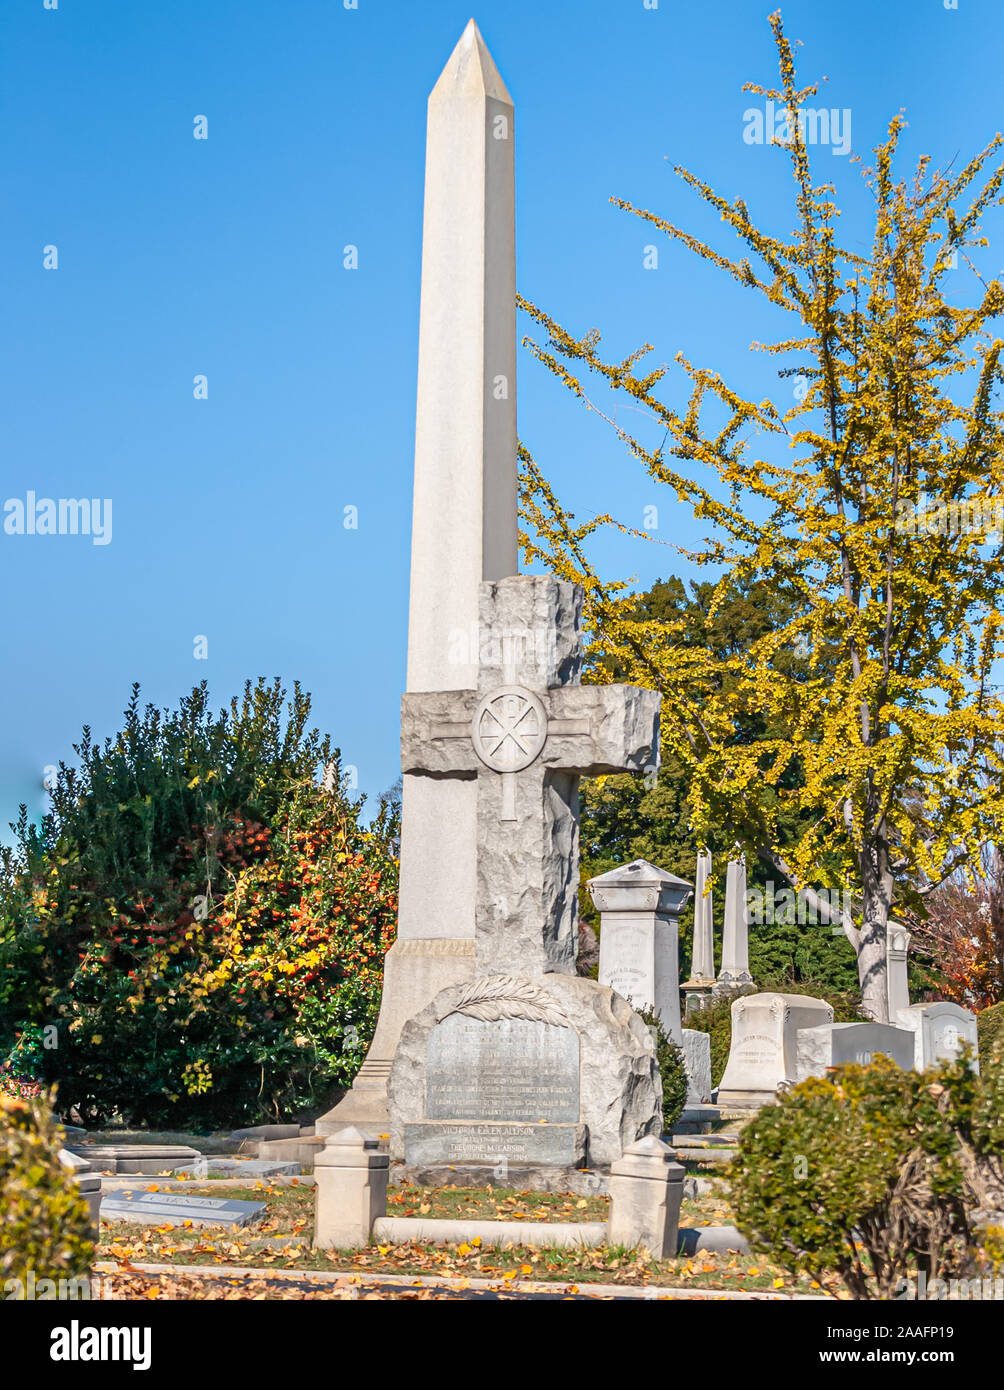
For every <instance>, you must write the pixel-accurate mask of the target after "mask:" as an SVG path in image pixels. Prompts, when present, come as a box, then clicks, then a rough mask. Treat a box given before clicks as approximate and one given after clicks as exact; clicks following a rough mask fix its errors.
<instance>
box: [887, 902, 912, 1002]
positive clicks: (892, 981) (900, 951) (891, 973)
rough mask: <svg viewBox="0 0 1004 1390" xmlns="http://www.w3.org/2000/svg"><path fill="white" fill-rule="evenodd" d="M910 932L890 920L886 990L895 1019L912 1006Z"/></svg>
mask: <svg viewBox="0 0 1004 1390" xmlns="http://www.w3.org/2000/svg"><path fill="white" fill-rule="evenodd" d="M910 939H911V938H910V933H909V932H908V931H907V929H906V928H905V927H901V926H900V925H899V923H898V922H890V923H889V926H888V930H887V932H886V992H887V995H888V999H889V1017H890V1019H893V1020H894V1019H895V1018H896V1016H897V1015H898V1013H899V1011H900V1009H908V1008H909V1007H910V982H909V974H908V970H909V957H910Z"/></svg>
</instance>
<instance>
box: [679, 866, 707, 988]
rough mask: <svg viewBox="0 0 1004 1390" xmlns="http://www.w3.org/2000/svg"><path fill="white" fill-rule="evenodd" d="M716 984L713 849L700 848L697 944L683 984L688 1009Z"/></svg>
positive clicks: (696, 882) (695, 914)
mask: <svg viewBox="0 0 1004 1390" xmlns="http://www.w3.org/2000/svg"><path fill="white" fill-rule="evenodd" d="M714 987H715V913H714V895H713V893H712V889H711V853H710V851H709V850H706V849H702V850H698V852H697V874H696V878H695V881H694V945H693V950H692V952H691V958H690V979H689V980H685V981H684V983H683V986H682V989H683V994H684V998H685V999H686V1006H685V1013H687V1014H692V1013H694V1012H695V1011H696V1010H697V1009H701V1008H703V1007H704V1006H705V1005H706V1004H707V1003H708V1002H709V1001H710V999H711V997H712V992H713V990H714Z"/></svg>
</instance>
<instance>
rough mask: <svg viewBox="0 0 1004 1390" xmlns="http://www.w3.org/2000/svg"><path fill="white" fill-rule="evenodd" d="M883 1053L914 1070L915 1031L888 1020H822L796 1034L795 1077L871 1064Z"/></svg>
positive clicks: (906, 1067) (801, 1078)
mask: <svg viewBox="0 0 1004 1390" xmlns="http://www.w3.org/2000/svg"><path fill="white" fill-rule="evenodd" d="M878 1053H882V1054H883V1055H884V1056H886V1057H889V1058H891V1059H892V1061H894V1062H895V1063H896V1065H897V1066H899V1067H902V1068H903V1070H904V1071H912V1069H913V1034H912V1033H911V1032H909V1030H908V1029H906V1028H894V1027H892V1026H891V1025H890V1024H888V1023H823V1024H817V1026H816V1027H814V1028H800V1029H799V1031H798V1034H797V1037H796V1076H797V1079H798V1080H799V1081H804V1080H805V1079H806V1078H807V1077H809V1076H825V1075H826V1071H827V1068H828V1067H838V1066H841V1065H842V1064H844V1063H847V1062H854V1063H856V1064H857V1065H858V1066H864V1067H866V1066H870V1064H871V1063H872V1061H873V1060H874V1058H875V1056H876V1055H877V1054H878Z"/></svg>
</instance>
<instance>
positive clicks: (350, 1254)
mask: <svg viewBox="0 0 1004 1390" xmlns="http://www.w3.org/2000/svg"><path fill="white" fill-rule="evenodd" d="M149 1187H150V1188H151V1190H155V1189H156V1183H151V1184H149ZM190 1191H191V1192H192V1195H199V1196H216V1195H219V1189H214V1188H213V1187H211V1186H210V1187H199V1188H197V1189H190ZM226 1195H227V1197H228V1198H235V1199H237V1200H239V1201H258V1202H261V1201H264V1202H265V1203H266V1205H267V1208H268V1211H267V1216H266V1218H265V1219H264V1220H263V1221H262V1222H260V1223H258V1224H257V1225H255V1226H252V1227H245V1228H242V1229H240V1230H237V1231H224V1230H221V1229H220V1228H218V1227H190V1226H188V1227H186V1226H140V1225H133V1224H128V1223H124V1222H114V1223H102V1228H101V1244H100V1247H99V1250H98V1259H99V1260H100V1261H102V1262H108V1264H107V1265H104V1267H105V1268H108V1267H112V1268H115V1269H117V1270H118V1271H120V1272H121V1275H122V1276H123V1278H124V1279H125V1283H124V1284H123V1291H122V1292H120V1293H114V1294H110V1295H108V1296H115V1297H125V1298H135V1297H144V1296H147V1297H164V1298H190V1297H197V1298H203V1297H222V1298H227V1297H235V1298H237V1297H239V1298H268V1297H276V1298H289V1297H293V1296H295V1297H301V1296H309V1297H330V1298H335V1297H345V1298H359V1297H370V1296H375V1297H403V1296H405V1295H404V1293H403V1292H398V1293H394V1292H393V1291H391V1292H380V1291H379V1290H378V1289H377V1290H375V1289H374V1288H373V1287H372V1284H373V1277H374V1276H378V1275H380V1274H393V1275H398V1276H400V1275H414V1276H423V1275H424V1276H437V1277H441V1276H445V1277H447V1278H460V1279H461V1280H468V1279H488V1280H490V1281H492V1283H493V1285H495V1286H496V1291H499V1290H501V1291H505V1289H506V1288H507V1287H509V1286H511V1287H513V1288H515V1287H516V1286H517V1285H518V1284H521V1283H522V1282H523V1281H525V1280H533V1281H535V1282H538V1281H539V1282H546V1281H554V1280H558V1281H565V1282H569V1283H572V1284H574V1285H575V1286H576V1287H578V1286H579V1285H583V1286H586V1287H588V1286H589V1285H590V1284H618V1285H620V1284H624V1285H634V1286H640V1287H645V1286H647V1285H653V1286H655V1285H658V1286H669V1287H676V1288H683V1289H688V1288H694V1289H718V1290H722V1291H731V1292H742V1291H750V1292H754V1291H760V1292H774V1291H779V1292H785V1293H800V1294H816V1295H818V1294H819V1293H820V1292H822V1291H821V1290H820V1288H819V1286H818V1285H817V1284H814V1283H811V1282H810V1281H809V1280H808V1279H793V1278H792V1277H791V1276H790V1275H788V1274H786V1273H785V1272H784V1271H783V1270H780V1269H777V1268H775V1267H774V1266H773V1265H771V1264H770V1263H769V1262H767V1261H765V1260H763V1259H761V1258H759V1257H756V1256H748V1255H736V1254H732V1253H727V1252H726V1253H716V1252H707V1253H705V1252H703V1251H702V1252H699V1253H697V1254H696V1255H694V1256H692V1257H690V1258H685V1257H680V1258H677V1259H673V1260H652V1259H650V1258H649V1257H648V1256H647V1255H646V1254H645V1253H644V1252H642V1253H638V1252H637V1251H631V1250H625V1249H619V1248H616V1247H608V1246H603V1247H600V1248H597V1249H581V1248H568V1247H561V1248H554V1247H551V1248H549V1247H546V1246H539V1247H538V1246H516V1245H514V1244H512V1243H511V1242H510V1243H509V1244H508V1245H506V1246H502V1247H496V1246H483V1245H482V1243H481V1242H480V1241H479V1240H471V1241H470V1242H459V1243H451V1244H445V1245H444V1244H439V1245H434V1244H417V1243H414V1242H412V1243H408V1244H401V1245H398V1244H393V1245H371V1246H368V1247H367V1248H366V1249H364V1250H330V1251H317V1250H313V1249H312V1248H311V1239H312V1235H313V1189H312V1188H311V1187H307V1186H306V1185H303V1186H301V1185H299V1184H297V1183H296V1182H295V1180H294V1181H293V1182H291V1183H290V1184H288V1185H282V1186H280V1185H266V1184H262V1183H258V1184H255V1185H254V1186H249V1187H246V1188H230V1187H228V1188H227V1192H226ZM607 1204H608V1199H607V1198H606V1197H577V1196H574V1195H572V1194H567V1193H543V1192H513V1191H509V1190H506V1189H501V1188H495V1189H493V1188H489V1187H486V1188H478V1189H471V1188H456V1187H448V1188H426V1187H413V1186H402V1187H399V1188H391V1190H390V1192H389V1194H388V1213H390V1214H394V1215H398V1216H409V1215H411V1216H428V1217H460V1218H463V1217H469V1218H471V1219H473V1220H493V1219H498V1220H522V1221H535V1220H536V1221H542V1222H543V1221H597V1220H603V1219H605V1217H606V1213H607ZM729 1219H730V1218H729V1213H728V1207H727V1205H726V1203H725V1201H724V1199H723V1198H722V1197H721V1195H719V1194H717V1193H711V1194H708V1195H707V1196H704V1197H700V1198H698V1199H697V1200H696V1201H687V1202H685V1203H684V1207H683V1211H682V1212H681V1217H680V1224H681V1226H702V1225H709V1224H722V1223H727V1222H728V1221H729ZM137 1264H179V1265H186V1266H201V1265H205V1266H210V1267H211V1266H214V1265H241V1266H251V1267H255V1268H260V1269H261V1270H262V1275H263V1278H265V1280H266V1282H267V1271H268V1270H270V1269H278V1270H303V1271H311V1270H340V1271H344V1272H345V1274H346V1277H347V1278H348V1279H349V1280H350V1282H348V1283H345V1284H340V1285H339V1288H340V1289H341V1290H342V1292H341V1293H339V1292H338V1291H337V1290H336V1289H335V1288H334V1286H331V1285H328V1286H326V1291H324V1290H322V1291H319V1292H314V1291H313V1290H310V1291H309V1292H308V1293H307V1294H303V1293H299V1292H298V1293H296V1294H292V1293H291V1292H290V1291H289V1288H288V1285H287V1286H283V1287H279V1286H278V1285H277V1284H274V1285H269V1287H270V1288H274V1289H275V1292H274V1293H268V1292H265V1291H264V1289H265V1285H261V1286H260V1287H254V1286H253V1281H252V1283H248V1281H247V1280H237V1281H235V1282H231V1281H227V1280H218V1279H214V1280H213V1281H212V1283H211V1285H210V1284H207V1285H206V1291H203V1292H192V1290H193V1289H194V1288H195V1287H196V1284H193V1283H192V1282H191V1281H192V1280H196V1283H197V1282H198V1278H197V1276H196V1275H193V1274H187V1273H186V1274H185V1275H183V1276H182V1275H179V1276H159V1275H158V1276H151V1275H147V1276H142V1277H141V1276H140V1275H139V1274H138V1272H136V1271H135V1268H134V1267H135V1265H137ZM352 1275H355V1276H356V1277H357V1278H359V1279H361V1280H362V1281H363V1282H362V1283H353V1282H351V1276H352ZM144 1279H145V1280H146V1284H145V1287H146V1288H147V1289H148V1290H149V1292H146V1293H144V1292H141V1291H139V1285H138V1284H137V1280H139V1281H140V1284H142V1283H143V1280H144ZM203 1282H204V1283H206V1281H203ZM377 1283H379V1281H378V1280H377ZM296 1287H297V1289H302V1287H303V1286H302V1285H297V1286H296ZM217 1288H218V1289H219V1292H218V1293H217V1292H213V1290H214V1289H217ZM186 1289H188V1292H185V1290H186ZM252 1289H253V1291H252ZM228 1290H229V1292H228ZM415 1296H419V1291H418V1290H416V1294H415ZM422 1296H423V1297H427V1296H429V1297H431V1296H432V1295H431V1294H429V1293H428V1290H425V1291H424V1292H423V1293H422ZM442 1296H444V1297H449V1296H452V1295H451V1294H449V1293H445V1294H443V1295H442Z"/></svg>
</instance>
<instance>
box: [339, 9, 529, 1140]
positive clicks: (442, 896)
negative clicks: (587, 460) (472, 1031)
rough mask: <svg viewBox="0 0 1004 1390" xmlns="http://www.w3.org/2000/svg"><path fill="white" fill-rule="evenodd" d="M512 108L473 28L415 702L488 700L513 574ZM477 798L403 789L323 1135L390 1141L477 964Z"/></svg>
mask: <svg viewBox="0 0 1004 1390" xmlns="http://www.w3.org/2000/svg"><path fill="white" fill-rule="evenodd" d="M517 561H518V543H517V530H516V237H515V176H514V159H513V105H512V99H511V98H510V96H509V93H508V92H507V91H506V88H505V84H504V83H503V81H502V79H501V77H500V76H499V74H498V70H497V68H496V67H495V64H494V62H493V61H492V57H491V54H490V53H489V52H488V49H487V48H486V47H485V43H484V40H483V39H482V37H481V34H480V33H479V31H478V27H477V25H476V24H475V23H474V21H473V20H471V21H470V23H469V24H468V25H467V28H466V29H465V30H464V32H463V34H462V35H461V38H460V42H459V43H458V44H457V46H456V48H455V49H454V51H453V53H452V55H451V57H450V60H449V62H448V63H447V64H446V67H445V68H444V69H443V72H442V74H441V75H440V78H439V81H438V82H437V83H436V85H435V87H434V88H433V90H432V93H431V95H430V97H429V108H428V127H427V140H426V166H425V217H424V225H423V241H422V302H421V318H420V326H419V349H418V412H417V419H416V425H415V477H414V507H413V513H412V548H411V602H410V609H409V620H408V669H407V689H408V691H409V692H411V693H416V694H420V693H422V692H426V691H450V690H466V689H469V688H472V687H474V686H476V685H477V680H478V665H479V652H478V645H479V638H478V631H479V629H478V602H479V585H480V584H481V582H482V580H498V579H504V578H507V577H508V576H510V575H515V574H516V572H517V568H518V564H517ZM477 796H478V783H477V778H476V776H474V775H471V776H470V777H466V778H465V777H442V778H440V777H430V776H416V775H413V774H411V773H408V772H406V773H405V774H404V778H403V805H402V826H401V887H400V906H399V910H398V936H397V940H396V942H395V943H394V945H393V946H392V947H391V949H390V951H389V952H388V955H387V958H386V963H385V973H384V985H383V999H382V1002H381V1005H380V1017H379V1021H378V1023H377V1029H376V1033H375V1035H374V1038H373V1042H372V1045H371V1047H370V1050H369V1053H368V1055H367V1057H366V1060H365V1062H364V1063H363V1065H362V1068H361V1070H360V1072H359V1074H358V1076H357V1077H356V1080H355V1084H354V1085H353V1087H352V1090H351V1091H350V1092H349V1094H348V1095H347V1096H346V1097H345V1098H344V1099H343V1100H342V1101H341V1102H340V1103H339V1104H338V1105H337V1106H336V1107H335V1108H334V1109H333V1110H332V1111H330V1112H329V1113H328V1115H326V1116H324V1117H323V1118H322V1119H321V1120H319V1121H318V1124H317V1133H318V1134H329V1133H334V1132H335V1131H336V1130H339V1129H342V1128H343V1127H344V1126H345V1125H348V1124H354V1125H357V1126H359V1127H360V1128H362V1129H366V1130H368V1131H369V1132H370V1133H374V1134H380V1133H383V1132H385V1131H386V1130H387V1128H388V1124H389V1119H388V1114H387V1075H388V1073H389V1070H390V1065H391V1061H392V1059H393V1057H394V1052H395V1049H396V1047H397V1043H398V1038H399V1036H400V1032H401V1028H402V1027H403V1025H404V1023H405V1022H406V1020H407V1019H409V1018H410V1017H411V1016H412V1015H413V1014H416V1013H418V1011H419V1010H420V1009H422V1008H424V1006H425V1005H426V1004H427V1003H428V1002H429V1000H431V999H432V998H433V996H434V995H435V994H437V993H438V992H439V990H441V989H443V988H444V987H445V986H446V985H449V984H453V983H456V982H459V981H462V980H465V979H468V978H469V977H470V976H471V974H472V973H473V970H474V963H475V955H474V951H475V904H476V883H477Z"/></svg>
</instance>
